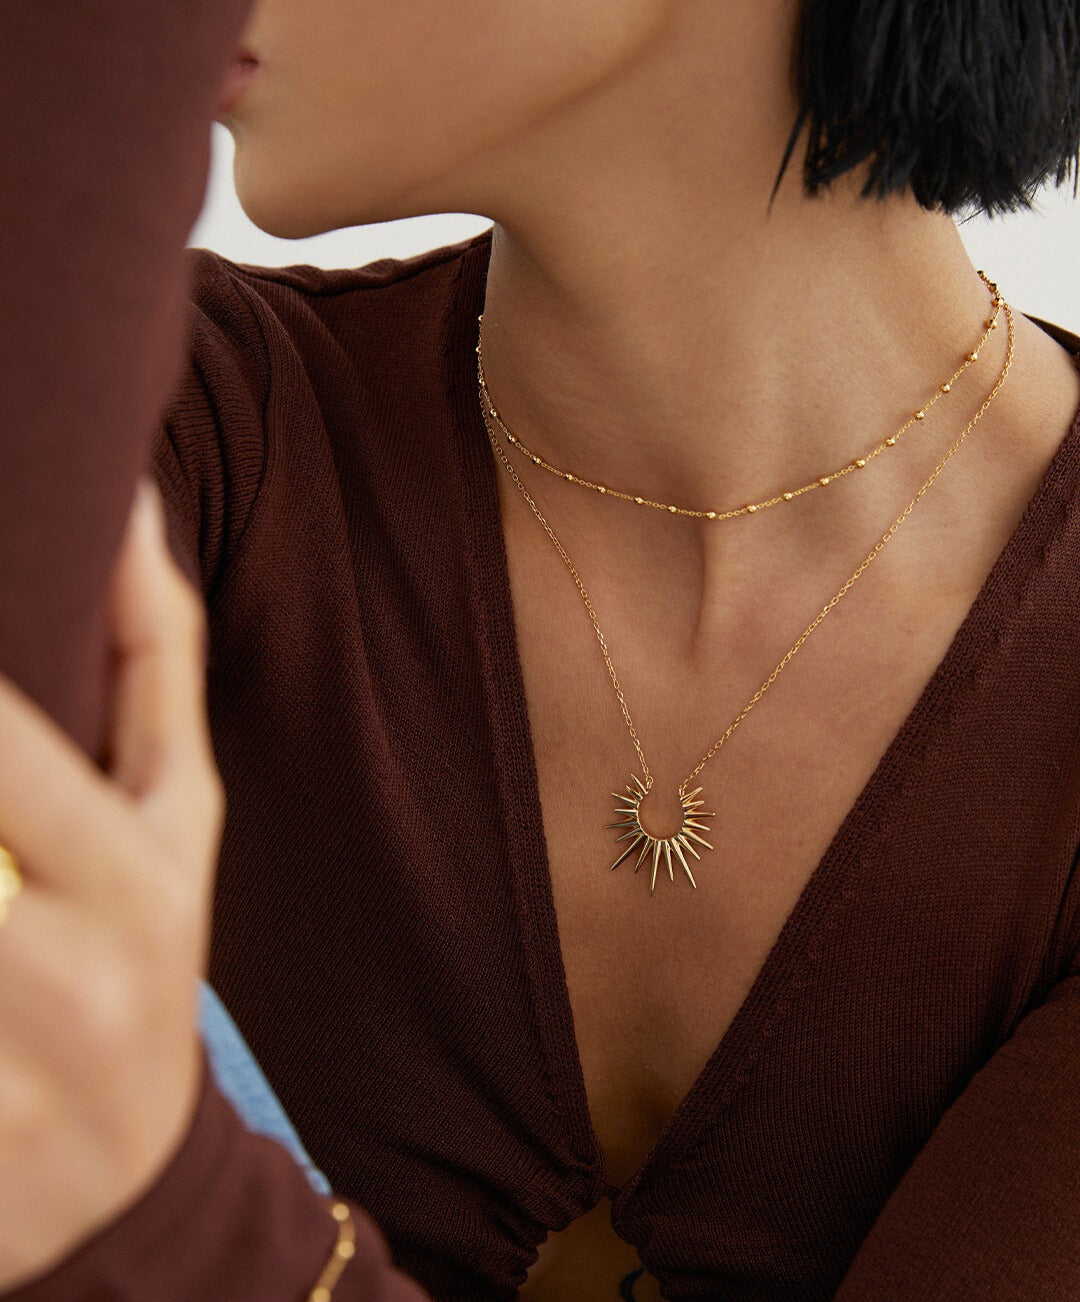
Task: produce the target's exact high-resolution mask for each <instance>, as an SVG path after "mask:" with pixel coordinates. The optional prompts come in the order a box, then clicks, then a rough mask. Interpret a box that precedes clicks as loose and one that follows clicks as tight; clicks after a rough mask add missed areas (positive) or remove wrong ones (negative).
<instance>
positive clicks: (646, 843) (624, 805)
mask: <svg viewBox="0 0 1080 1302" xmlns="http://www.w3.org/2000/svg"><path fill="white" fill-rule="evenodd" d="M982 274H983V273H982V272H979V275H980V276H981V275H982ZM984 279H985V277H984ZM987 283H988V284H989V285H990V286H991V288H992V290H993V293H994V304H995V306H996V307H999V308H1000V307H1004V309H1005V315H1006V319H1007V321H1008V327H1009V329H1008V351H1007V353H1006V357H1005V364H1004V366H1003V367H1002V370H1001V374H1000V375H999V376H998V379H997V382H996V384H995V385H994V387H993V389H991V390H990V393H989V396H988V397H987V398H986V399H985V400H984V402H983V404H982V406H981V407H980V408H979V410H978V411H977V412H976V413H975V415H974V416H973V417H972V418H971V420H970V421H969V422H968V424H967V425H966V426H965V427H964V429H963V431H962V433H961V434H960V436H959V438H957V439H956V441H955V442H954V443H953V444H952V446H951V447H950V448H949V450H948V452H946V453H945V455H944V457H942V459H941V461H939V462H938V464H937V466H936V468H935V469H934V472H933V474H932V475H931V476H930V477H929V479H927V480H926V482H925V483H924V484H923V486H922V487H921V488H920V489H919V491H918V492H917V493H916V494H915V496H914V497H913V498H912V499H911V501H910V502H909V503H908V505H907V506H906V507H905V508H904V510H903V511H902V512H901V513H900V515H899V516H898V517H897V518H896V520H894V521H893V523H892V524H891V525H890V526H889V528H888V529H887V530H886V531H885V533H884V534H883V535H882V536H881V538H880V539H879V540H878V541H877V542H876V543H875V544H874V546H873V548H872V549H871V550H870V552H869V554H868V555H867V556H866V558H865V559H864V560H863V562H862V563H861V564H860V565H859V567H858V569H856V571H855V573H854V574H852V576H851V577H850V578H849V579H848V580H847V581H846V582H845V583H844V584H843V586H842V587H841V588H840V589H839V591H838V592H836V593H835V594H834V596H832V597H831V598H830V599H829V601H828V602H826V604H825V605H824V606H823V607H822V609H821V611H820V612H819V613H818V614H817V615H816V616H815V617H814V619H813V620H812V622H811V623H810V624H809V625H807V627H806V628H805V629H804V630H803V632H802V633H801V634H800V636H799V638H798V640H797V641H796V642H795V644H794V645H793V646H792V647H791V648H790V650H789V651H788V652H787V653H786V654H785V655H784V657H783V659H781V660H780V662H779V663H778V664H777V665H776V667H775V668H774V669H773V671H772V673H770V674H769V676H768V678H766V679H765V681H764V682H763V683H762V684H761V686H760V687H759V688H758V690H757V691H756V692H755V693H754V695H753V696H752V697H751V698H750V700H749V701H748V702H747V704H746V705H745V706H744V707H743V709H742V711H741V712H740V713H739V714H738V716H737V717H736V718H735V719H734V720H732V722H731V723H730V724H729V725H728V727H727V729H726V731H725V732H724V733H723V735H722V736H721V737H719V738H718V739H717V740H716V741H715V742H714V743H713V744H712V746H710V747H709V750H708V751H707V752H706V754H705V755H704V757H703V758H702V759H701V760H700V761H699V763H698V764H697V765H696V767H695V768H694V769H693V770H692V772H690V773H689V774H688V775H687V777H686V778H684V779H683V781H682V782H681V783H680V784H679V788H678V793H679V800H680V802H681V803H682V808H683V819H682V826H681V827H680V829H679V831H678V832H676V833H675V835H674V836H668V837H656V836H653V835H652V834H651V833H650V832H648V831H646V829H645V828H644V827H643V826H642V823H641V817H640V805H641V802H642V800H643V799H644V798H645V796H647V795H648V793H649V792H650V791H651V790H652V785H653V777H652V773H651V772H650V771H649V766H648V763H647V762H646V760H645V754H644V752H643V750H642V748H641V742H640V740H639V739H638V735H637V730H636V729H635V727H634V723H633V720H632V719H631V718H630V711H629V709H628V708H627V705H626V698H625V697H624V696H623V691H622V688H621V687H620V686H619V679H618V676H617V675H616V673H615V666H614V665H613V664H612V663H611V656H610V655H609V654H608V649H607V642H606V640H605V638H604V635H603V633H602V632H601V631H600V623H599V621H598V620H597V617H596V611H595V610H594V609H593V605H592V602H591V601H590V600H589V594H588V593H587V592H586V591H585V585H584V584H583V583H582V581H581V576H580V575H579V574H578V572H577V570H576V569H575V568H574V563H573V561H571V559H570V557H569V556H568V555H567V554H566V550H565V548H564V547H563V545H562V543H560V542H559V540H558V538H556V536H555V534H554V532H553V531H552V528H551V526H550V525H549V524H548V522H547V520H545V519H544V516H543V514H542V513H541V511H540V509H539V507H538V506H537V505H536V503H535V502H534V501H533V498H532V496H531V495H530V493H529V490H528V489H527V488H526V487H525V485H524V484H523V483H522V482H521V480H520V479H519V478H518V474H517V472H516V471H515V469H514V467H513V466H512V465H511V464H510V462H509V460H508V459H507V457H506V454H505V453H504V452H503V449H502V446H501V444H500V443H499V441H498V439H497V437H496V435H495V431H494V429H493V427H492V424H491V422H490V421H489V419H488V415H489V412H490V411H491V406H492V405H491V403H490V402H488V403H487V405H486V406H485V405H483V404H484V399H483V396H482V395H483V388H482V387H481V404H482V405H481V410H482V412H483V416H484V428H485V429H486V430H487V433H488V438H489V439H490V440H491V445H492V447H493V448H494V450H495V452H496V453H497V455H498V456H499V458H500V460H501V461H502V463H503V465H504V466H505V467H506V469H507V471H508V472H509V473H510V476H511V478H512V479H513V480H514V483H515V484H517V486H518V488H520V489H521V492H522V495H523V496H524V498H525V500H526V502H528V504H529V506H530V507H531V508H532V511H533V514H534V515H535V516H536V518H537V519H538V520H539V521H540V523H541V524H542V525H543V526H544V530H545V531H546V533H547V535H548V537H549V538H550V539H551V541H552V542H553V543H554V544H555V548H556V550H557V551H558V553H559V555H560V556H561V557H562V558H563V560H564V561H565V562H566V565H567V567H568V568H569V570H570V573H571V575H572V576H573V579H574V583H575V584H576V585H577V589H578V591H579V592H580V593H581V596H582V599H583V600H584V602H585V607H586V609H587V610H588V612H589V618H590V619H591V620H592V625H593V628H594V629H595V631H596V638H597V641H598V642H599V643H600V650H601V652H602V653H603V656H604V661H605V663H606V664H607V668H608V674H609V675H610V677H611V682H612V685H613V687H614V688H615V694H616V696H617V697H618V698H619V705H620V706H621V707H622V712H623V718H624V719H625V720H626V726H627V728H629V730H630V736H631V738H632V739H633V742H634V748H635V750H636V751H637V755H638V759H639V760H640V761H641V771H642V773H643V775H644V781H642V779H641V778H639V777H638V775H637V774H636V773H632V774H631V780H630V782H628V783H627V785H626V789H625V790H626V794H625V795H624V794H620V793H619V792H617V791H613V792H612V793H611V794H612V795H613V796H614V797H615V799H616V800H617V801H619V805H618V806H617V807H616V810H615V812H616V814H617V815H619V821H618V822H615V823H608V824H606V826H607V827H609V828H614V829H616V830H617V831H618V830H620V829H623V828H625V829H626V830H625V831H623V832H622V834H621V835H620V836H617V837H616V841H617V842H618V841H627V840H628V841H629V845H628V846H627V847H626V849H625V850H623V852H622V854H620V855H619V857H618V859H616V860H615V862H614V863H613V864H612V865H611V870H612V871H614V870H615V869H616V868H617V867H618V866H619V864H621V863H622V862H623V860H624V859H625V858H626V857H627V856H628V855H630V854H631V853H632V852H633V851H634V850H635V849H636V848H637V847H638V846H639V845H640V846H641V849H640V852H639V854H638V859H637V863H636V864H635V865H634V872H635V873H636V872H637V871H638V869H639V868H640V867H641V865H642V863H643V862H644V861H645V858H646V856H647V855H648V854H649V853H650V852H651V854H652V881H651V883H650V885H649V894H650V896H651V895H652V894H653V891H654V890H655V889H656V873H657V868H658V866H659V863H660V856H661V854H662V855H663V856H664V860H665V865H666V867H667V871H668V876H669V877H670V878H671V880H672V881H674V880H675V871H674V867H673V863H672V854H674V855H675V856H676V857H677V858H678V860H679V862H680V863H681V864H682V866H683V868H684V869H685V871H686V875H687V877H689V879H690V884H691V886H693V887H694V889H695V890H696V889H697V882H696V881H695V880H694V874H693V873H692V872H691V871H690V865H689V863H687V861H686V856H685V854H684V850H688V851H689V852H690V853H691V854H692V855H693V856H694V858H695V859H699V860H700V858H701V855H700V853H699V852H698V850H697V849H695V847H694V844H693V843H694V842H695V841H696V842H697V843H698V844H699V845H703V846H705V848H706V849H708V850H711V849H712V848H713V847H712V845H710V844H709V842H708V841H706V840H705V839H704V837H702V836H701V832H707V831H709V830H710V829H709V827H708V825H707V824H706V823H703V822H701V821H700V820H701V819H703V818H715V817H716V815H715V813H713V812H711V811H707V810H703V809H701V806H702V805H703V804H704V803H705V802H704V800H699V799H696V797H697V796H698V794H699V792H700V791H701V787H695V788H694V789H693V790H692V791H688V790H687V787H688V786H689V785H690V783H691V782H692V781H693V780H694V778H696V777H697V775H698V774H699V773H700V772H701V770H702V769H703V768H704V767H705V765H706V764H707V763H708V762H709V760H710V759H711V758H712V757H713V755H715V754H716V752H717V751H718V750H719V749H720V748H721V747H722V746H723V745H724V743H725V742H726V741H727V739H728V738H729V737H730V736H731V734H732V733H733V732H734V731H735V729H736V728H737V727H738V726H739V724H740V723H741V722H742V721H743V719H745V718H746V716H747V715H748V714H749V713H750V711H751V710H752V709H753V708H754V706H755V705H756V704H757V703H758V701H759V700H761V698H762V696H764V694H765V692H766V691H767V690H768V689H769V687H771V686H772V684H773V682H774V681H775V680H776V679H777V677H778V676H779V675H780V673H781V671H782V670H783V669H784V667H785V666H786V665H787V663H788V661H789V660H790V659H791V658H792V656H793V655H794V654H795V652H796V651H798V649H799V647H801V646H802V644H803V643H804V642H805V641H806V639H807V638H808V637H809V636H810V634H811V633H812V632H813V631H814V629H815V628H817V626H818V625H819V624H820V623H821V621H822V620H823V619H824V618H825V616H826V615H827V614H828V613H829V611H830V610H832V608H833V606H835V605H836V603H837V602H838V601H840V599H841V598H842V597H843V596H844V595H845V593H846V592H847V591H848V589H849V588H850V587H851V586H852V584H853V583H854V582H855V580H856V579H857V578H858V577H859V576H860V575H861V574H862V573H863V571H864V570H865V569H866V568H867V566H868V565H869V564H870V562H871V561H872V560H873V559H874V557H875V556H877V554H878V553H879V552H880V551H881V550H882V548H883V547H884V546H885V544H886V543H887V542H888V541H889V539H890V538H891V537H892V535H893V534H894V533H895V532H896V530H897V529H898V528H899V527H900V525H901V524H902V523H903V522H904V520H905V519H906V518H907V516H908V515H909V514H910V512H911V511H912V510H913V508H914V507H915V504H916V502H918V501H919V500H920V498H921V497H922V495H923V494H924V493H925V492H926V490H927V489H928V488H929V487H930V485H931V484H932V483H933V482H934V480H935V479H936V478H937V477H938V475H939V474H940V473H941V471H942V470H943V469H944V467H945V465H946V463H947V462H948V460H949V458H950V457H951V456H952V455H953V453H954V452H955V451H956V450H957V448H959V446H960V444H961V443H963V441H964V439H965V438H966V437H967V435H968V434H969V433H970V431H971V430H972V429H973V428H974V426H975V424H976V422H977V421H978V420H979V418H980V417H981V416H982V415H983V413H984V412H985V411H986V409H987V408H988V407H989V406H990V403H991V402H992V401H993V399H994V397H995V395H996V394H997V392H998V390H999V389H1000V388H1001V386H1002V385H1003V384H1004V382H1005V378H1006V376H1007V375H1008V373H1009V367H1010V366H1011V365H1012V358H1013V345H1014V335H1013V316H1012V310H1011V308H1010V307H1009V304H1008V303H1006V302H1005V300H1004V299H1003V298H1002V297H1001V295H1000V293H999V292H998V289H997V286H996V285H995V284H993V282H989V281H988V282H987ZM995 316H996V314H995ZM476 351H477V368H478V378H479V379H480V383H481V386H482V385H483V372H482V370H481V369H480V366H481V363H480V345H479V344H478V345H477V350H476ZM976 352H977V350H976ZM969 360H975V357H974V356H973V355H971V354H969Z"/></svg>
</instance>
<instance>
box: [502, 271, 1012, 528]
mask: <svg viewBox="0 0 1080 1302" xmlns="http://www.w3.org/2000/svg"><path fill="white" fill-rule="evenodd" d="M979 275H980V277H981V278H982V280H983V281H984V283H985V284H986V287H987V288H988V289H989V290H990V293H991V294H992V295H993V298H992V302H993V305H994V312H993V315H992V316H991V317H990V319H989V320H988V321H987V322H986V323H985V329H984V330H983V333H982V337H981V338H980V339H979V342H978V343H977V344H976V345H975V347H974V348H973V349H972V350H971V352H969V353H968V355H967V358H966V360H965V361H964V362H963V364H962V365H961V366H960V368H959V370H956V371H954V372H953V374H952V375H951V376H950V377H949V378H948V379H947V380H945V381H943V382H942V383H941V384H939V385H938V386H937V390H936V391H935V393H934V396H933V397H932V398H931V399H930V401H929V402H927V403H926V404H925V405H924V406H922V407H919V408H918V409H917V410H916V411H914V412H913V413H912V414H911V415H910V416H909V417H908V419H907V420H906V421H905V422H904V424H903V425H901V426H900V428H899V429H898V430H897V431H896V433H895V434H892V435H890V436H889V437H888V438H886V439H882V441H881V442H880V443H879V444H878V445H877V446H876V447H874V448H871V449H870V450H869V451H868V452H866V453H864V454H863V455H862V456H861V457H856V458H855V460H854V461H849V462H848V464H847V465H845V466H841V467H840V469H838V470H833V471H830V472H829V473H828V474H827V475H819V476H818V477H817V479H813V480H811V481H810V483H808V484H803V485H802V486H801V487H800V488H792V489H788V490H786V491H784V492H781V493H777V494H775V495H774V496H772V497H770V498H767V499H766V500H765V501H762V502H748V503H747V504H746V505H745V506H737V507H734V508H732V509H731V510H729V511H694V510H691V509H689V508H688V507H683V506H672V505H671V504H670V503H668V502H656V501H653V499H652V498H649V497H641V496H635V495H634V494H632V493H623V492H621V491H620V490H619V489H617V488H612V487H611V486H610V485H609V484H598V483H594V482H593V481H592V480H591V479H585V478H584V477H583V476H582V475H575V474H573V473H572V472H571V471H569V470H560V469H559V468H558V466H553V465H551V463H550V462H548V461H545V460H544V458H543V457H541V456H538V455H537V454H536V453H535V452H531V451H530V450H529V449H528V448H527V447H526V446H525V444H524V443H522V441H521V439H519V438H517V437H516V435H514V434H512V433H511V432H510V431H509V430H508V429H507V428H506V426H505V425H504V424H503V421H502V417H501V416H500V415H499V413H498V411H497V410H496V408H495V403H494V401H493V400H492V397H491V394H490V393H488V388H487V382H486V380H485V378H484V364H483V346H484V315H483V313H481V314H480V317H479V321H480V342H479V344H478V345H477V348H476V351H477V353H478V354H479V355H480V361H479V363H478V368H477V369H478V374H479V377H480V396H481V403H482V405H483V407H484V409H485V410H486V411H487V412H488V413H489V414H490V416H491V418H492V420H494V421H495V423H496V424H497V425H498V426H499V428H500V429H501V430H502V432H503V433H504V434H505V435H506V437H507V439H508V440H509V441H510V442H511V443H512V444H513V445H514V447H516V448H519V449H520V450H521V451H522V452H523V453H524V454H525V455H526V456H527V457H528V458H529V460H530V461H532V463H533V464H534V465H537V466H541V467H542V468H543V469H544V470H549V471H550V472H551V473H552V474H554V475H558V476H559V478H560V479H565V480H566V481H567V482H568V483H571V484H580V485H581V486H582V488H591V489H593V490H594V492H597V493H603V494H605V495H606V496H609V497H617V498H619V499H620V500H621V501H624V502H633V503H635V504H636V505H637V506H651V507H654V508H655V509H656V510H659V511H670V512H671V513H672V514H673V515H689V516H694V517H695V518H696V519H699V520H731V519H733V518H734V517H735V516H737V515H753V513H754V512H755V511H762V510H764V509H765V508H766V507H769V506H776V504H777V503H778V502H791V501H794V499H795V498H796V497H801V496H802V494H803V493H809V492H810V491H811V490H812V489H815V488H824V487H826V486H827V485H828V484H831V483H833V481H834V480H837V479H842V478H843V476H844V475H850V474H851V472H852V471H853V470H862V469H863V467H864V466H867V465H869V464H870V462H871V461H873V459H874V458H875V457H876V456H879V455H880V454H881V453H882V452H884V451H885V449H886V448H891V447H895V446H896V444H897V443H898V442H899V440H900V436H901V435H902V434H903V433H904V431H905V430H906V429H908V428H910V426H911V425H913V424H914V423H915V422H916V421H921V420H925V419H926V413H927V412H928V411H929V410H930V408H931V407H932V406H933V405H934V403H935V402H937V401H939V399H940V398H941V397H942V395H943V394H946V393H951V392H952V386H953V385H954V384H955V383H956V381H957V380H958V379H959V378H960V376H961V375H963V373H964V372H965V371H966V370H967V369H968V367H969V366H971V365H972V363H974V362H977V361H978V360H979V349H980V348H982V346H983V344H984V343H986V341H987V339H988V338H989V336H990V331H991V330H996V329H997V324H998V317H999V315H1000V314H1001V308H1002V300H1001V299H1000V298H999V297H998V292H997V288H998V287H997V285H996V284H995V283H994V282H993V281H992V280H990V279H989V278H988V277H987V275H986V273H985V272H982V271H980V272H979Z"/></svg>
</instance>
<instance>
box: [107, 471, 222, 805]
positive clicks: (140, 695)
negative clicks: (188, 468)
mask: <svg viewBox="0 0 1080 1302" xmlns="http://www.w3.org/2000/svg"><path fill="white" fill-rule="evenodd" d="M205 623H206V621H205V614H204V611H203V605H202V598H201V596H200V595H199V594H198V593H196V591H195V589H194V588H192V586H191V584H190V583H189V582H188V581H187V578H186V577H185V576H184V574H183V573H182V571H181V570H180V568H179V567H178V566H177V565H176V563H175V562H174V561H173V559H172V557H171V555H170V554H169V550H168V545H167V543H166V538H165V521H164V511H163V509H162V506H161V498H160V495H159V493H158V491H157V489H156V487H155V486H154V485H153V483H152V482H151V481H149V480H146V479H143V480H141V481H140V483H139V486H138V490H137V493H136V497H135V502H134V504H133V506H132V511H131V516H130V518H129V521H128V528H127V532H126V533H125V536H124V540H123V543H122V545H121V549H120V554H119V556H118V558H117V564H116V569H115V572H114V576H113V586H112V588H111V590H110V601H109V632H110V644H111V648H112V655H113V674H112V681H111V756H112V760H111V765H110V772H111V776H112V777H113V779H114V780H115V781H116V782H117V783H118V784H119V785H120V786H121V787H123V788H124V789H125V790H126V791H127V792H128V793H129V794H130V795H132V796H134V797H135V798H137V799H139V798H142V797H144V796H146V795H147V794H148V793H149V792H151V791H153V790H156V789H159V788H161V787H164V786H166V785H168V784H169V783H170V782H172V781H174V780H175V781H183V780H184V779H185V778H187V777H190V775H191V774H192V773H193V772H196V771H201V770H203V769H205V768H206V766H207V765H208V764H212V762H213V756H212V747H211V746H210V741H209V736H208V731H207V724H206V668H205Z"/></svg>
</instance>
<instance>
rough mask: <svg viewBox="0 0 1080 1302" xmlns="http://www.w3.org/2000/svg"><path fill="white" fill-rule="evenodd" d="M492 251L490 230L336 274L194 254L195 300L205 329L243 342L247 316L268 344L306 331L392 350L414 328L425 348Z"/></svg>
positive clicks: (193, 250) (307, 266)
mask: <svg viewBox="0 0 1080 1302" xmlns="http://www.w3.org/2000/svg"><path fill="white" fill-rule="evenodd" d="M490 244H491V230H490V229H488V230H485V231H482V232H481V233H480V234H478V235H474V236H470V237H468V238H466V239H463V240H458V241H456V242H454V243H452V244H445V245H441V246H439V247H438V248H433V249H428V250H425V251H423V252H420V253H416V254H413V255H412V256H409V257H402V258H396V257H381V258H377V259H375V260H374V261H372V262H368V263H365V264H363V265H361V266H356V267H331V268H327V267H318V266H313V265H311V264H308V263H296V264H292V265H288V266H281V267H269V266H258V265H255V264H251V263H244V262H236V261H234V260H232V259H231V258H227V257H225V256H224V255H223V254H220V253H217V252H215V251H214V250H212V249H207V248H189V249H188V250H187V253H188V257H189V265H190V273H191V280H190V285H191V299H192V303H193V305H194V308H195V310H196V315H197V319H198V320H197V324H201V323H202V321H204V320H207V321H211V322H216V323H218V324H220V325H222V326H224V327H226V333H227V334H229V335H233V336H235V334H236V331H237V329H238V328H239V327H240V323H239V322H238V321H237V320H236V319H235V318H236V316H237V314H238V313H239V314H241V315H245V316H247V318H248V323H249V325H251V326H253V325H258V326H259V327H260V328H261V330H262V333H263V336H264V343H266V342H268V340H267V336H268V335H272V334H274V333H278V332H279V331H285V332H286V333H289V334H294V335H295V334H301V333H304V332H305V329H306V328H307V329H314V330H316V331H319V330H329V331H330V332H331V333H333V334H337V335H340V334H343V335H344V336H345V337H346V338H347V339H348V340H349V341H350V342H352V343H354V344H355V342H356V340H357V338H358V337H360V338H363V337H364V336H365V334H366V333H367V332H369V331H370V332H373V333H374V334H375V335H376V336H378V337H379V338H380V339H382V340H383V341H384V342H387V341H388V340H389V338H390V337H391V336H392V335H394V334H398V335H401V334H402V333H404V334H406V335H407V334H408V333H409V327H410V326H411V327H413V328H414V329H415V331H416V334H417V337H418V340H419V336H420V335H421V334H422V333H424V332H427V333H430V332H431V330H432V328H433V327H436V326H438V325H439V324H440V323H442V322H443V321H444V320H445V318H446V317H447V314H448V313H449V312H450V311H451V310H452V307H453V305H454V303H455V301H456V296H457V290H458V286H459V285H460V283H461V282H462V281H463V280H467V279H468V278H469V274H470V272H475V273H477V274H480V275H483V274H484V272H485V271H486V266H487V258H488V254H489V251H490ZM350 351H351V349H350Z"/></svg>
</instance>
